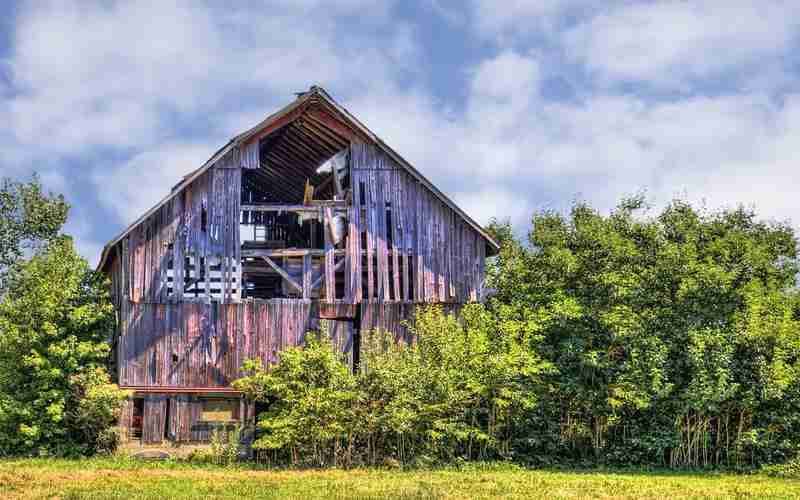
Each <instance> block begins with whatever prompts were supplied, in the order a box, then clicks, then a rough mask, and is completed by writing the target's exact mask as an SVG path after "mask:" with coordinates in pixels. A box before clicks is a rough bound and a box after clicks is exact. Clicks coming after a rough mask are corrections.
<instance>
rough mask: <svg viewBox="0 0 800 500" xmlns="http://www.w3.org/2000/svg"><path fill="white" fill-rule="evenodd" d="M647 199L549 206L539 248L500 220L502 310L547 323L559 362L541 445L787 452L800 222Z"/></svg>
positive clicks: (628, 453) (620, 455)
mask: <svg viewBox="0 0 800 500" xmlns="http://www.w3.org/2000/svg"><path fill="white" fill-rule="evenodd" d="M645 209H646V207H645V206H644V203H643V201H642V200H641V199H636V198H635V199H630V200H624V201H623V202H622V203H621V204H620V205H619V207H618V208H617V209H616V210H614V211H613V212H612V213H611V214H610V215H608V216H602V215H601V214H599V213H598V212H597V211H596V210H593V209H592V208H591V207H589V206H588V205H586V204H584V203H577V204H576V205H575V206H574V207H573V209H572V211H571V213H570V214H569V216H568V217H565V216H563V215H561V214H558V213H552V212H545V213H540V214H536V215H534V217H533V221H532V222H533V227H532V229H531V231H530V233H529V235H528V245H522V244H521V243H520V242H518V241H516V240H515V239H514V238H513V236H512V234H511V232H510V230H509V228H508V227H507V226H503V225H498V224H495V226H494V228H493V229H494V231H495V234H496V235H497V236H498V238H499V239H500V240H501V241H502V242H503V248H502V250H501V252H500V255H499V257H498V259H497V262H496V263H495V265H494V266H492V267H491V268H490V285H491V286H493V287H494V288H495V289H496V290H497V294H496V295H495V297H494V299H493V302H492V309H493V310H494V311H496V313H497V314H502V315H504V316H505V317H507V318H514V319H516V321H518V322H520V324H527V325H529V329H531V330H532V331H538V332H541V335H542V337H543V341H542V342H541V344H540V345H539V346H538V347H536V349H537V352H539V353H540V354H541V355H542V356H543V358H544V359H545V360H548V361H550V362H552V363H553V365H554V366H555V367H556V371H555V372H553V375H551V376H550V377H548V378H547V381H548V382H549V384H550V387H549V389H548V390H547V391H546V393H545V394H544V395H543V398H542V404H540V405H539V407H538V415H537V414H534V415H532V416H531V418H530V420H529V422H531V426H532V427H531V429H530V430H529V433H531V435H536V436H544V437H545V439H544V440H543V442H541V443H540V447H539V451H540V452H541V450H542V449H548V450H550V452H552V450H558V451H557V453H558V454H560V455H561V456H572V457H574V458H581V457H595V458H602V459H604V460H608V461H626V462H631V461H633V462H650V463H666V464H671V465H674V466H696V465H711V464H720V463H729V464H733V463H740V464H741V463H743V461H745V460H746V461H751V462H752V461H758V460H759V457H757V456H756V455H757V454H759V453H761V454H762V457H761V459H764V457H766V456H767V455H770V454H772V456H773V458H774V456H775V453H778V454H780V453H788V451H787V450H788V449H789V448H791V447H793V446H797V444H800V443H797V439H796V438H793V432H796V430H797V424H796V423H795V422H794V418H793V417H792V416H791V413H792V412H793V411H794V410H792V409H793V408H796V405H797V403H796V401H795V400H793V399H791V398H794V397H796V396H795V394H796V392H797V387H798V377H797V374H798V372H797V370H798V368H800V365H799V364H798V357H797V356H796V355H795V354H794V353H796V352H797V348H798V347H800V346H799V345H798V341H800V324H799V323H798V321H797V318H798V314H797V312H798V307H797V306H798V301H797V293H796V291H795V276H796V275H797V272H798V260H797V253H796V240H795V238H794V233H793V230H792V228H791V226H789V225H788V224H781V223H765V222H762V221H759V220H758V218H757V217H756V215H755V213H754V212H753V211H751V210H746V209H744V208H737V209H734V210H725V211H720V212H716V213H707V212H701V211H698V210H695V209H694V208H692V207H691V206H690V205H689V204H687V203H684V202H681V201H675V202H673V203H672V204H670V205H669V206H667V207H666V208H665V209H664V210H663V211H662V212H661V213H660V214H658V215H657V216H655V217H652V216H648V214H647V213H646V210H645ZM776 409H778V410H779V411H777V412H776ZM765 420H769V421H770V422H771V424H770V425H769V426H768V427H767V426H763V425H762V424H761V422H764V421H765ZM554 423H555V424H554ZM778 443H783V444H778ZM793 443H794V444H793ZM548 447H549V448H548ZM779 448H780V449H781V450H783V451H780V450H779ZM767 459H769V458H767Z"/></svg>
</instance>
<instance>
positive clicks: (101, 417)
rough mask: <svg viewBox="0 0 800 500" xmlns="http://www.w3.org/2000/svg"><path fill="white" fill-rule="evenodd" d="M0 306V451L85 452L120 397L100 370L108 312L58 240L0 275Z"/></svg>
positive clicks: (67, 242)
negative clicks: (0, 288) (2, 283)
mask: <svg viewBox="0 0 800 500" xmlns="http://www.w3.org/2000/svg"><path fill="white" fill-rule="evenodd" d="M6 285H7V289H6V290H7V293H6V295H5V297H4V298H3V301H2V302H0V453H2V454H20V453H24V454H30V453H50V454H58V455H71V454H83V453H92V452H94V451H96V450H97V448H98V446H99V447H101V448H106V447H108V444H107V441H108V439H109V437H108V433H107V430H108V428H109V427H110V426H111V425H112V424H113V422H114V420H115V418H114V417H115V414H116V412H117V411H118V409H119V406H120V403H121V401H122V399H123V398H124V397H125V394H124V393H123V392H122V391H119V390H118V389H117V388H116V386H114V385H112V384H110V381H109V378H108V373H107V371H106V364H107V359H108V354H109V343H108V339H109V337H110V333H111V332H112V329H113V321H114V315H113V308H112V306H111V303H110V300H109V297H108V287H107V285H106V283H105V282H104V280H103V278H102V277H101V276H100V275H98V274H97V273H95V272H94V271H92V270H91V269H90V268H89V266H88V264H87V263H86V261H85V260H84V259H83V258H81V257H80V256H79V255H78V254H77V253H76V252H75V250H74V248H73V245H72V240H71V239H70V238H68V237H66V236H62V237H58V238H56V239H53V240H52V241H51V242H50V243H49V244H47V245H46V246H45V247H43V248H41V249H40V250H39V251H38V252H37V253H36V254H35V255H34V256H33V257H32V258H31V259H30V260H28V261H22V262H16V263H15V264H13V265H12V266H11V267H10V268H9V271H8V274H7V281H6Z"/></svg>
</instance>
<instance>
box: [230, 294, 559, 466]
mask: <svg viewBox="0 0 800 500" xmlns="http://www.w3.org/2000/svg"><path fill="white" fill-rule="evenodd" d="M412 332H413V333H414V335H415V337H416V338H417V339H418V341H417V342H415V343H413V344H411V345H408V346H406V345H403V344H398V343H395V342H394V341H393V339H390V338H388V337H386V336H384V335H380V334H378V333H372V334H371V335H369V336H366V338H365V339H363V340H364V342H363V345H362V354H361V356H362V363H361V365H360V369H359V370H358V372H357V373H355V374H354V373H352V371H351V370H350V369H349V367H348V366H347V365H345V364H344V362H343V361H342V360H341V359H340V358H339V357H338V356H337V355H336V354H335V352H334V349H333V346H332V344H331V342H330V340H329V339H326V338H322V339H318V340H317V339H311V340H309V341H308V343H307V345H306V346H305V348H293V349H288V350H286V351H283V352H282V353H280V362H279V363H278V365H277V366H276V367H274V368H273V369H271V370H264V369H263V368H262V367H261V366H260V365H259V364H258V363H256V362H250V363H249V364H248V365H247V366H246V368H247V369H249V370H253V371H254V373H253V375H252V376H250V377H246V378H243V379H240V380H239V381H237V382H236V383H235V385H236V387H238V388H240V389H241V390H243V391H245V393H246V394H247V395H248V396H249V397H251V398H253V399H255V400H256V401H262V402H269V403H270V405H269V409H268V410H267V411H266V412H265V413H263V414H261V415H260V416H259V422H258V430H259V433H260V437H259V439H258V440H257V441H256V442H255V444H254V448H255V449H257V450H263V451H264V452H265V453H263V456H264V457H265V458H266V459H269V460H273V461H276V462H278V463H291V464H295V465H300V464H302V465H316V466H322V465H344V466H352V465H354V464H371V465H375V464H383V465H392V464H398V465H399V464H401V463H412V462H413V463H417V464H419V465H428V464H433V463H441V462H450V461H453V460H459V459H460V460H473V459H489V458H495V457H509V456H511V453H512V444H511V440H512V439H513V437H514V435H515V434H516V433H517V428H518V427H519V426H520V425H521V423H520V422H519V420H518V419H519V417H520V416H522V415H524V414H525V412H526V411H529V410H530V409H531V408H533V407H534V405H535V402H536V397H537V396H536V391H534V390H533V389H534V385H535V384H536V382H537V380H538V375H539V373H540V372H542V371H543V370H545V369H546V366H547V365H546V363H543V362H541V361H540V360H539V359H537V358H536V356H533V355H531V353H530V352H529V351H526V349H524V348H523V346H522V344H521V341H524V340H525V337H524V336H523V337H520V338H516V337H514V336H511V335H503V334H502V333H501V331H500V330H499V329H498V327H497V324H496V323H495V321H494V318H493V316H492V315H490V314H488V313H487V311H486V310H485V308H483V307H482V306H480V305H470V306H467V307H466V308H465V309H464V312H463V315H462V318H461V323H459V322H458V321H457V320H456V319H455V318H454V317H452V316H446V315H443V314H442V313H441V312H440V311H439V310H438V309H436V308H434V307H431V308H428V309H425V310H423V311H422V312H421V313H420V314H419V315H418V316H417V319H416V322H415V325H414V326H413V327H412Z"/></svg>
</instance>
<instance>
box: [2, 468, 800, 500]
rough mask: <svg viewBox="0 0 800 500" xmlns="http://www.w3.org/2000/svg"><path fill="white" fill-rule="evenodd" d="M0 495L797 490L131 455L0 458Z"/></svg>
mask: <svg viewBox="0 0 800 500" xmlns="http://www.w3.org/2000/svg"><path fill="white" fill-rule="evenodd" d="M0 498H4V499H5V498H9V499H15V498H26V499H27V498H61V499H73V498H97V499H106V498H109V499H113V498H120V499H136V498H158V499H164V500H166V499H172V498H235V499H238V500H244V499H248V498H296V499H302V500H313V499H321V498H359V499H381V498H392V499H395V498H397V499H423V498H437V499H438V498H441V499H473V498H477V499H482V498H510V499H517V498H519V499H521V498H534V499H537V498H542V499H544V498H627V499H645V498H647V499H649V498H670V499H679V498H759V499H760V498H800V481H796V480H791V479H780V478H771V477H766V476H763V475H734V474H720V473H696V474H695V473H685V472H608V471H596V472H592V471H590V472H583V471H581V472H563V471H553V470H522V469H516V468H513V467H503V466H499V467H472V468H470V469H469V470H455V469H444V470H434V471H389V470H362V469H359V470H350V471H345V470H305V471H293V470H258V469H254V468H252V467H233V468H221V467H214V466H196V465H190V464H185V463H177V462H170V461H167V462H140V461H133V460H130V459H94V460H74V461H70V460H45V459H36V460H5V461H0Z"/></svg>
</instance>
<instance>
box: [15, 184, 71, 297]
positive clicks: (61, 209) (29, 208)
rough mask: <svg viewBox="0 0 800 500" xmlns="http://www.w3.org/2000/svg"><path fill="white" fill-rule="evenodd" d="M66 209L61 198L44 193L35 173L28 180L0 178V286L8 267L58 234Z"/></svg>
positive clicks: (64, 219)
mask: <svg viewBox="0 0 800 500" xmlns="http://www.w3.org/2000/svg"><path fill="white" fill-rule="evenodd" d="M68 210H69V206H68V205H67V203H66V202H65V201H64V198H63V197H62V196H60V195H54V194H46V193H45V192H44V191H43V189H42V185H41V183H40V182H39V179H38V178H37V177H35V176H34V178H33V179H32V180H31V181H30V182H27V183H23V182H16V181H12V180H11V179H7V178H4V179H2V180H1V181H0V285H2V275H3V272H4V271H5V270H7V269H8V267H9V266H11V265H12V264H14V263H15V262H17V261H19V259H21V258H22V257H23V256H25V254H26V252H29V253H30V252H33V251H35V250H36V249H37V248H39V247H41V245H43V244H45V243H47V242H48V241H50V240H52V239H53V238H54V237H56V236H57V235H58V234H59V231H60V230H61V227H62V226H63V225H64V222H65V221H66V218H67V211H68ZM0 295H2V288H0Z"/></svg>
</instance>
